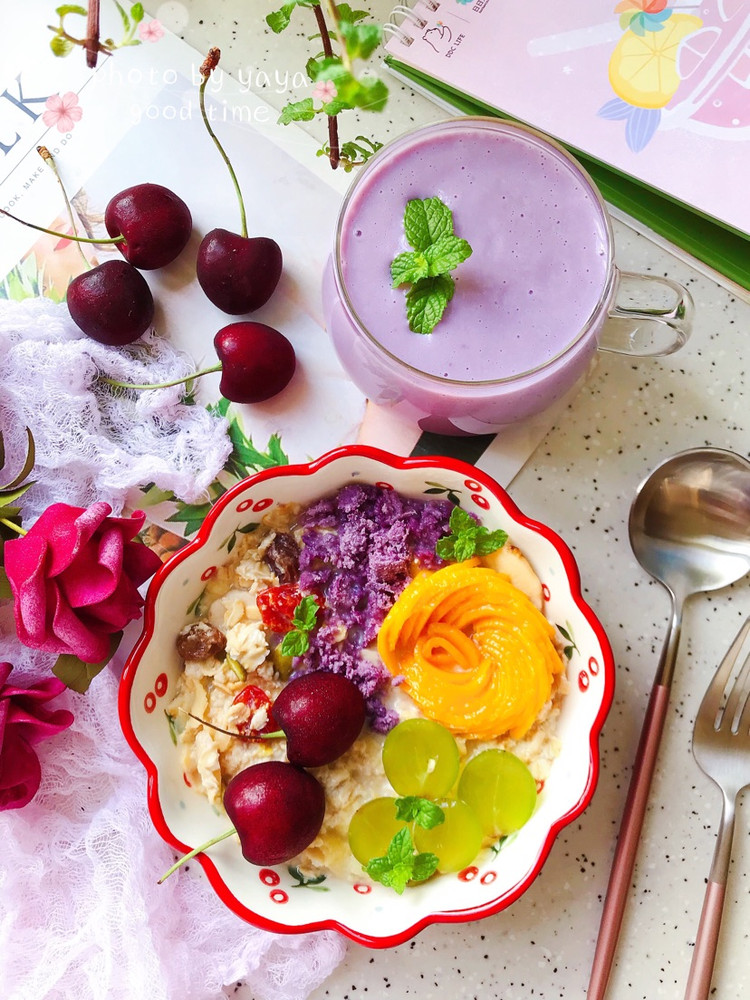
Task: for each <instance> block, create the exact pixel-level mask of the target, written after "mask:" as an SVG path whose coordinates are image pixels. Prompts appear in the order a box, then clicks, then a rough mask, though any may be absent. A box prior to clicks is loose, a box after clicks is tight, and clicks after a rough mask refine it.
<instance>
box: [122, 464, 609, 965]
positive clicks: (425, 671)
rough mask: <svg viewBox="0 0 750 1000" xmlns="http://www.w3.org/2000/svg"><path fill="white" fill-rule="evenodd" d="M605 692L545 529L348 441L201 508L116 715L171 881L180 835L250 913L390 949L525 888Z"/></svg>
mask: <svg viewBox="0 0 750 1000" xmlns="http://www.w3.org/2000/svg"><path fill="white" fill-rule="evenodd" d="M613 686H614V664H613V660H612V655H611V652H610V648H609V644H608V642H607V639H606V637H605V635H604V632H603V630H602V628H601V625H600V624H599V623H598V621H597V620H596V618H595V616H594V614H593V613H592V611H591V609H590V608H589V607H588V606H587V605H586V603H585V602H584V601H583V599H582V597H581V592H580V587H579V580H578V571H577V568H576V565H575V562H574V559H573V557H572V555H571V553H570V551H569V550H568V549H567V547H566V546H565V544H564V543H563V542H562V541H561V540H560V538H559V537H558V536H557V535H556V534H555V533H554V532H552V531H551V530H550V529H549V528H547V527H545V526H544V525H542V524H539V523H538V522H535V521H532V520H530V519H529V518H527V517H526V516H524V515H523V514H522V513H521V512H520V511H519V510H518V509H517V508H516V507H515V506H514V504H513V503H512V501H511V500H510V499H509V498H508V496H507V494H506V493H505V492H504V491H503V490H502V489H501V488H500V487H499V486H498V485H497V484H496V483H495V482H494V481H493V480H492V479H490V478H489V477H487V476H486V475H485V474H484V473H482V472H481V471H479V470H478V469H476V468H474V467H473V466H470V465H467V464H465V463H463V462H459V461H454V460H452V459H446V458H399V457H396V456H393V455H390V454H387V453H385V452H381V451H377V450H375V449H372V448H366V447H359V446H353V447H346V448H339V449H337V450H335V451H333V452H330V453H329V454H327V455H324V456H323V457H322V458H320V459H318V460H316V461H314V462H311V463H309V464H306V465H294V466H281V467H278V468H274V469H269V470H266V471H264V472H261V473H259V474H258V475H256V476H253V477H251V478H249V479H246V480H243V481H242V482H241V483H238V484H237V485H236V486H235V487H233V488H232V489H230V490H229V491H228V492H227V493H225V494H224V495H223V496H222V497H221V498H220V499H219V500H218V501H217V503H216V504H215V505H214V507H213V508H212V509H211V512H210V513H209V515H208V517H207V518H206V520H205V522H204V524H203V525H202V527H201V529H200V530H199V532H198V535H197V536H196V538H195V539H194V540H193V541H192V542H190V543H189V544H188V545H187V546H186V547H185V548H183V549H182V550H180V551H179V552H178V553H176V554H175V555H173V556H172V557H171V558H170V559H169V560H168V561H167V562H166V563H165V564H164V566H162V567H161V568H160V569H159V571H158V572H157V574H156V576H155V577H154V580H153V581H152V583H151V586H150V588H149V591H148V596H147V603H146V609H145V615H144V624H143V631H142V634H141V637H140V639H139V640H138V642H137V643H136V646H135V648H134V650H133V652H132V653H131V655H130V657H129V658H128V661H127V664H126V666H125V670H124V672H123V677H122V683H121V690H120V719H121V724H122V727H123V730H124V733H125V735H126V738H127V740H128V742H129V743H130V745H131V747H132V748H133V750H134V751H135V753H136V755H137V756H138V758H139V759H140V760H141V762H142V763H143V764H144V766H145V768H146V771H147V772H148V777H149V781H148V803H149V809H150V813H151V816H152V819H153V822H154V824H155V826H156V828H157V830H158V831H159V833H160V834H161V835H162V837H163V838H164V839H165V840H166V841H167V842H168V843H169V844H171V845H172V847H174V849H175V852H176V862H175V866H174V867H173V869H170V870H169V872H168V873H165V877H166V876H167V875H170V876H171V877H173V878H185V877H191V876H190V875H185V874H184V873H182V872H179V871H178V872H176V873H175V874H172V873H173V872H174V870H175V869H177V868H179V864H180V860H181V858H180V856H181V855H185V854H187V853H192V852H195V853H196V856H197V858H198V860H199V861H200V863H201V865H202V866H203V869H204V870H205V873H206V875H207V876H208V879H209V881H210V882H211V884H212V886H213V887H214V889H215V890H216V892H217V893H218V895H219V896H220V898H221V899H222V900H223V901H224V902H225V903H226V904H227V906H229V907H230V908H231V909H232V910H234V912H236V913H237V914H238V915H240V916H242V917H243V918H245V919H246V920H248V921H250V922H251V923H253V924H255V925H257V926H260V927H264V928H266V929H268V930H272V931H280V932H290V933H293V932H302V931H310V930H319V929H324V928H329V929H330V928H332V929H336V930H339V931H340V932H341V933H343V934H345V935H346V936H348V937H350V938H351V939H353V940H355V941H358V942H360V943H362V944H365V945H369V946H371V947H386V946H390V945H395V944H398V943H400V942H402V941H405V940H407V939H408V938H409V937H411V936H412V935H414V934H415V933H417V932H418V931H419V930H420V929H422V928H423V927H425V926H427V925H428V924H430V923H432V922H451V921H453V922H458V921H466V920H473V919H476V918H478V917H481V916H486V915H488V914H491V913H495V912H497V911H498V910H500V909H502V908H504V907H505V906H507V905H509V904H510V903H512V902H513V901H514V900H515V899H516V898H518V896H520V895H521V894H522V893H523V892H524V891H525V889H526V888H527V887H528V885H529V884H530V883H531V882H532V881H533V879H534V878H535V876H536V875H537V874H538V872H539V870H540V868H541V866H542V864H543V862H544V860H545V858H546V856H547V854H548V852H549V850H550V848H551V846H552V842H553V840H554V837H555V835H556V834H557V832H558V831H559V830H560V829H561V827H563V826H564V825H565V824H567V823H569V822H571V821H572V820H573V819H574V818H575V817H576V816H578V815H579V814H580V813H581V812H582V811H583V810H584V809H585V807H586V805H587V804H588V802H589V800H590V798H591V795H592V794H593V791H594V787H595V784H596V780H597V775H598V766H599V765H598V750H597V742H598V736H599V731H600V729H601V726H602V724H603V722H604V718H605V716H606V713H607V711H608V709H609V705H610V702H611V699H612V692H613ZM293 890H294V891H293Z"/></svg>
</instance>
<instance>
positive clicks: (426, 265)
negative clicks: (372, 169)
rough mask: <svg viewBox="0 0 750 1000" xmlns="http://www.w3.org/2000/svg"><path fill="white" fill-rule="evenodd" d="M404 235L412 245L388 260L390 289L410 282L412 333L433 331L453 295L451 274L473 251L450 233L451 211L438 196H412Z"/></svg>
mask: <svg viewBox="0 0 750 1000" xmlns="http://www.w3.org/2000/svg"><path fill="white" fill-rule="evenodd" d="M404 234H405V236H406V239H407V240H408V242H409V245H410V246H411V247H413V248H414V249H413V250H406V251H405V252H403V253H400V254H398V255H397V256H396V257H394V259H393V260H392V261H391V278H392V280H393V285H392V287H393V288H399V287H400V286H401V285H409V286H410V287H409V289H408V290H407V292H406V318H407V319H408V321H409V329H410V330H412V331H413V332H414V333H432V331H433V330H434V329H435V327H436V326H437V324H438V323H439V322H440V320H441V319H442V318H443V313H444V312H445V308H446V306H447V305H448V303H449V302H450V300H451V299H452V298H453V293H454V291H455V288H456V286H455V282H454V280H453V278H452V276H451V274H450V272H451V271H454V270H455V269H456V268H457V267H458V265H459V264H460V263H462V261H465V260H466V259H467V257H470V256H471V254H472V249H471V247H470V246H469V244H468V243H467V241H466V240H464V239H461V238H460V237H458V236H456V234H455V233H454V232H453V212H452V211H451V210H450V208H448V206H447V205H446V204H445V203H444V202H442V201H441V200H440V199H439V198H413V199H412V200H411V201H408V202H407V203H406V210H405V211H404Z"/></svg>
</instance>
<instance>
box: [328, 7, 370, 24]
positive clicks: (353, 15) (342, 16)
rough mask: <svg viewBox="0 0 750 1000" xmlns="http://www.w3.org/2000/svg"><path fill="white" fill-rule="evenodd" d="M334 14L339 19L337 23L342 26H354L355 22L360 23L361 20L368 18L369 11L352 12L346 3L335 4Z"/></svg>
mask: <svg viewBox="0 0 750 1000" xmlns="http://www.w3.org/2000/svg"><path fill="white" fill-rule="evenodd" d="M336 13H337V14H338V17H339V23H340V24H341V25H342V26H343V25H344V24H354V22H355V21H361V20H362V19H363V18H365V17H369V16H370V14H369V11H366V10H352V8H351V7H350V6H349V4H348V3H338V4H336Z"/></svg>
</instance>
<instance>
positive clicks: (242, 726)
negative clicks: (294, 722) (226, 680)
mask: <svg viewBox="0 0 750 1000" xmlns="http://www.w3.org/2000/svg"><path fill="white" fill-rule="evenodd" d="M232 704H233V705H247V707H248V709H249V710H250V715H249V716H248V718H247V719H246V720H245V721H244V722H239V723H238V724H237V732H238V733H240V734H241V735H242V736H260V735H261V734H263V733H275V732H276V731H277V730H278V728H279V727H278V725H277V724H276V720H275V719H274V717H273V714H272V711H271V708H272V704H273V703H272V701H271V699H270V697H269V696H268V694H267V693H266V692H265V691H264V690H263V688H259V687H257V686H256V685H255V684H248V685H247V686H246V687H243V689H242V690H241V691H240V692H239V694H237V695H235V698H234V701H233V702H232ZM261 708H265V709H267V710H268V721H267V722H266V724H265V725H264V726H262V727H261V728H260V729H251V728H250V726H251V723H252V721H253V716H254V715H255V713H256V712H257V711H258V710H259V709H261Z"/></svg>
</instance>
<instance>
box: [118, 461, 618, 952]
mask: <svg viewBox="0 0 750 1000" xmlns="http://www.w3.org/2000/svg"><path fill="white" fill-rule="evenodd" d="M352 481H361V482H368V483H377V484H381V485H387V486H390V487H392V488H393V489H396V490H398V491H399V492H402V493H406V494H411V495H414V496H447V497H449V498H450V499H451V500H452V501H453V502H460V504H461V506H462V507H463V508H464V509H466V510H469V511H473V512H475V513H477V514H478V515H479V516H480V517H481V518H482V521H483V523H484V524H485V525H486V526H487V527H488V528H489V529H490V530H494V529H495V528H503V529H504V530H505V531H507V532H508V534H509V535H510V538H511V540H512V542H513V543H514V544H516V545H517V546H518V547H519V548H520V549H521V550H522V551H523V552H524V554H525V555H526V556H527V558H528V559H529V561H530V562H531V564H532V566H533V567H534V569H535V570H536V572H537V574H538V575H539V577H540V579H541V580H542V584H543V593H544V599H545V604H546V607H545V611H546V614H547V617H548V618H549V620H550V621H551V622H552V623H553V624H555V625H556V626H557V627H558V629H559V631H560V633H561V637H562V639H563V641H564V644H565V654H564V655H565V658H566V661H567V674H568V679H569V692H568V694H567V695H566V696H565V699H564V701H563V704H562V708H561V713H560V718H559V722H558V735H559V737H560V741H561V751H560V755H559V756H558V757H557V758H556V760H555V761H554V763H553V765H552V769H551V772H550V775H549V777H548V778H547V780H546V782H545V784H544V787H543V788H542V789H541V790H540V794H539V802H538V806H537V809H536V811H535V812H534V815H533V816H532V817H531V819H530V820H529V821H528V823H527V824H526V826H524V827H523V829H522V830H521V831H519V832H518V833H517V834H514V835H512V836H511V837H508V838H505V840H503V841H501V842H500V843H498V844H497V845H494V846H493V848H492V849H491V850H488V851H485V852H483V854H482V855H480V857H479V858H478V859H477V861H476V862H475V864H473V865H471V866H469V867H468V868H466V869H464V870H463V871H461V872H459V873H456V874H453V875H440V876H439V877H436V878H433V879H431V880H430V881H428V882H427V883H425V884H423V885H420V886H415V887H410V888H409V889H407V891H406V892H404V893H403V895H401V896H397V895H395V894H394V893H393V891H392V890H390V889H387V888H385V887H384V886H382V885H379V884H377V883H372V882H370V880H369V879H368V878H367V876H366V875H364V873H363V876H362V879H361V880H360V881H357V882H356V883H354V884H351V883H349V882H345V881H343V880H340V879H336V878H333V877H329V878H320V877H317V878H310V877H309V876H307V877H306V876H305V875H303V874H302V873H301V872H300V871H299V870H298V869H297V868H295V867H294V865H293V863H292V864H290V865H280V866H278V867H277V868H257V867H255V866H253V865H250V864H248V863H247V862H246V861H245V860H244V859H243V858H242V854H241V852H240V849H239V843H238V840H237V838H236V837H231V838H229V839H227V840H224V841H222V842H221V843H219V844H216V845H215V846H214V847H213V848H211V850H210V852H208V853H205V854H201V855H199V856H198V859H199V861H200V863H201V864H202V866H203V868H204V870H205V872H206V875H207V876H208V879H209V881H210V883H211V885H212V886H213V888H214V889H215V891H216V892H217V894H218V895H219V897H220V898H221V899H222V900H223V901H224V903H225V904H226V905H227V906H229V907H230V909H232V910H233V911H234V912H235V913H237V914H238V915H239V916H241V917H243V918H244V919H246V920H248V921H249V922H250V923H252V924H254V925H256V926H259V927H263V928H265V929H267V930H270V931H275V932H285V933H300V932H306V931H312V930H322V929H335V930H338V931H340V932H341V933H342V934H344V935H346V936H347V937H349V938H351V939H352V940H354V941H358V942H359V943H361V944H364V945H367V946H370V947H388V946H392V945H396V944H400V943H401V942H403V941H406V940H408V939H409V938H410V937H412V936H413V935H414V934H416V933H417V932H418V931H420V930H422V929H423V928H424V927H426V926H428V925H429V924H431V923H438V922H462V921H468V920H475V919H477V918H479V917H483V916H487V915H489V914H492V913H496V912H498V911H499V910H501V909H503V908H505V907H506V906H508V905H509V904H511V903H512V902H513V901H514V900H515V899H517V898H518V897H519V896H520V895H521V894H522V893H523V892H524V891H525V890H526V888H527V887H528V886H529V885H530V883H531V882H532V881H533V880H534V878H535V877H536V876H537V874H538V873H539V871H540V869H541V867H542V864H543V863H544V861H545V859H546V857H547V855H548V853H549V851H550V849H551V847H552V843H553V841H554V839H555V836H556V835H557V833H558V832H559V831H560V829H561V828H562V827H564V826H565V825H566V824H568V823H570V822H571V821H573V820H574V819H575V818H576V817H577V816H579V815H580V814H581V813H582V812H583V810H584V809H585V808H586V806H587V805H588V803H589V801H590V799H591V796H592V794H593V792H594V788H595V785H596V781H597V778H598V772H599V757H598V737H599V733H600V730H601V727H602V725H603V723H604V719H605V717H606V715H607V712H608V710H609V707H610V704H611V701H612V695H613V689H614V662H613V658H612V653H611V650H610V646H609V643H608V641H607V638H606V636H605V633H604V630H603V628H602V626H601V624H600V623H599V622H598V621H597V619H596V617H595V616H594V614H593V612H592V610H591V608H590V607H589V606H588V605H587V604H586V603H585V602H584V600H583V598H582V596H581V590H580V582H579V575H578V570H577V567H576V564H575V560H574V558H573V556H572V554H571V552H570V550H569V549H568V547H567V546H566V545H565V544H564V542H563V541H562V540H561V539H560V538H559V537H558V536H557V535H556V534H555V533H554V532H553V531H552V530H551V529H549V528H548V527H546V526H544V525H542V524H540V523H538V522H536V521H533V520H531V519H529V518H528V517H526V516H525V515H524V514H522V513H521V512H520V511H519V510H518V508H517V507H516V506H515V505H514V503H513V502H512V501H511V500H510V498H509V497H508V495H507V494H506V493H505V491H504V490H503V489H502V488H501V487H500V486H498V484H497V483H495V482H494V481H493V480H492V479H491V478H490V477H488V476H487V475H485V474H484V473H483V472H481V471H480V470H478V469H476V468H474V467H473V466H471V465H467V464H466V463H464V462H460V461H456V460H453V459H448V458H440V457H436V458H429V457H427V458H423V457H420V458H399V457H397V456H394V455H390V454H388V453H386V452H382V451H378V450H376V449H373V448H368V447H364V446H352V447H345V448H339V449H336V450H335V451H332V452H329V453H328V454H327V455H324V456H323V457H322V458H319V459H317V460H316V461H313V462H310V463H309V464H306V465H288V466H281V467H279V468H274V469H268V470H265V471H263V472H260V473H258V474H257V475H255V476H251V477H250V478H249V479H246V480H243V481H242V482H240V483H238V484H237V485H236V486H235V487H233V488H232V489H230V490H229V491H228V492H226V493H225V494H224V495H223V496H222V497H221V498H220V499H219V500H218V501H217V502H216V504H215V505H214V506H213V508H212V509H211V511H210V513H209V514H208V516H207V518H206V520H205V522H204V523H203V525H202V526H201V528H200V529H199V531H198V534H197V536H196V538H195V539H194V540H193V541H192V542H191V543H190V544H189V545H187V546H186V547H185V548H183V549H181V550H180V551H178V552H177V553H175V554H174V555H173V556H171V557H170V558H169V560H168V561H167V562H166V563H165V564H164V565H163V566H162V567H161V568H160V569H159V570H158V572H157V573H156V576H155V577H154V579H153V580H152V582H151V585H150V587H149V590H148V595H147V599H146V608H145V613H144V622H143V630H142V634H141V636H140V638H139V640H138V642H137V643H136V645H135V647H134V649H133V652H132V653H131V655H130V657H129V658H128V661H127V663H126V665H125V669H124V671H123V676H122V681H121V687H120V702H119V712H120V721H121V725H122V728H123V731H124V733H125V736H126V738H127V740H128V742H129V744H130V746H131V747H132V748H133V750H134V752H135V753H136V755H137V756H138V758H139V759H140V761H141V762H142V763H143V765H144V767H145V768H146V771H147V773H148V779H149V780H148V806H149V811H150V814H151V817H152V820H153V822H154V825H155V826H156V829H157V830H158V832H159V833H160V834H161V836H162V837H163V838H164V839H165V840H166V841H167V842H168V843H169V844H170V845H171V846H172V847H174V848H175V850H176V851H178V852H186V851H188V850H191V849H192V848H193V847H195V846H196V845H198V844H201V843H203V842H204V841H206V840H208V839H209V838H211V837H214V836H216V835H217V834H219V833H221V832H222V831H224V830H226V828H227V822H228V821H227V818H226V816H224V815H223V814H222V815H220V814H218V813H217V812H216V811H215V810H214V809H213V808H212V807H211V806H210V805H209V803H208V802H207V801H206V800H205V799H204V798H203V797H202V796H200V795H197V794H195V793H193V792H192V791H191V790H190V788H189V787H187V785H186V783H185V779H184V777H183V774H182V770H181V768H180V764H179V759H178V754H177V750H176V749H175V746H174V742H173V734H172V732H171V729H170V726H169V723H168V721H167V717H166V715H165V709H166V707H167V705H168V704H169V702H170V700H171V698H172V695H173V692H174V687H175V684H176V681H177V677H178V676H179V673H180V671H181V662H180V659H179V656H178V655H177V652H176V649H175V637H176V635H177V633H178V631H179V630H180V628H181V627H182V626H183V625H184V624H186V623H187V622H189V621H191V620H192V619H193V610H194V608H195V607H196V605H197V603H198V602H199V600H200V595H201V593H202V592H203V588H204V587H205V582H206V581H207V580H208V579H209V578H210V577H211V575H212V574H213V573H214V572H215V571H216V568H217V567H218V566H219V565H221V564H222V563H223V562H224V561H225V560H226V558H227V554H228V551H231V547H232V544H233V542H232V539H233V538H235V537H236V534H237V532H241V531H243V530H246V529H247V528H248V526H250V525H252V524H253V523H257V522H258V521H259V520H260V518H261V517H262V516H263V515H264V513H266V512H267V511H268V510H270V509H271V508H272V507H273V506H274V505H275V504H282V503H288V502H296V503H302V504H306V503H309V502H310V501H312V500H314V499H316V498H318V497H321V496H324V495H326V494H329V493H332V492H334V491H335V490H336V489H338V488H339V487H341V486H343V485H345V484H346V483H349V482H352ZM182 877H185V876H184V875H183V876H182ZM299 889H304V890H305V891H303V892H300V891H294V890H299Z"/></svg>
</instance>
